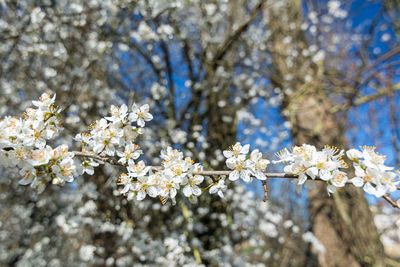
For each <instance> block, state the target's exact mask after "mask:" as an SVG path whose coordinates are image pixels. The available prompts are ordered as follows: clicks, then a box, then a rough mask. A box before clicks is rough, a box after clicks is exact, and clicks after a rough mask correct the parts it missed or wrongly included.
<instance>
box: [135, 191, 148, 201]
mask: <svg viewBox="0 0 400 267" xmlns="http://www.w3.org/2000/svg"><path fill="white" fill-rule="evenodd" d="M145 197H146V193H145V192H144V190H140V191H138V192H137V195H136V199H137V200H139V201H140V200H143V199H144V198H145Z"/></svg>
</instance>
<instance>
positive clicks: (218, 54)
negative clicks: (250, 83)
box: [212, 1, 265, 67]
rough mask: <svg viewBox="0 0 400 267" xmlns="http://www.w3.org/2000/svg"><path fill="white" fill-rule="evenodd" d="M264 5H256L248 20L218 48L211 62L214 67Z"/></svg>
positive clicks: (262, 3)
mask: <svg viewBox="0 0 400 267" xmlns="http://www.w3.org/2000/svg"><path fill="white" fill-rule="evenodd" d="M264 4H265V1H261V2H260V3H258V4H257V6H256V7H255V8H254V9H253V10H252V11H251V12H250V17H249V19H248V20H247V21H246V22H245V23H243V24H242V25H241V26H239V27H238V28H237V30H236V31H235V32H234V33H233V34H232V35H230V36H228V38H227V39H226V40H225V41H224V42H223V43H222V45H221V46H220V47H219V48H218V50H217V52H216V53H215V56H214V59H213V60H212V63H213V65H214V67H215V66H216V65H217V64H218V61H219V60H221V59H222V58H223V57H224V56H225V54H226V53H227V52H228V51H229V49H230V48H231V47H232V45H233V44H234V43H235V41H236V40H238V39H239V37H240V36H241V35H242V33H243V32H245V31H246V30H247V28H248V27H249V26H250V24H251V22H252V21H253V20H254V19H255V18H256V17H257V15H258V13H259V12H260V11H262V10H263V7H264Z"/></svg>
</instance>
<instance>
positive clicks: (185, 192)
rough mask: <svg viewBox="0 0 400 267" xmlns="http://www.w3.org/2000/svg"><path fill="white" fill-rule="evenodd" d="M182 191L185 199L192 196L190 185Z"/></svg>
mask: <svg viewBox="0 0 400 267" xmlns="http://www.w3.org/2000/svg"><path fill="white" fill-rule="evenodd" d="M182 191H183V194H184V195H185V197H190V196H191V195H192V188H191V187H190V185H187V186H185V187H184V188H183V190H182Z"/></svg>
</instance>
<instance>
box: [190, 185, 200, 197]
mask: <svg viewBox="0 0 400 267" xmlns="http://www.w3.org/2000/svg"><path fill="white" fill-rule="evenodd" d="M192 190H193V195H195V196H200V195H201V189H200V188H198V187H197V186H193V187H192Z"/></svg>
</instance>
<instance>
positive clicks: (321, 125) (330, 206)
mask: <svg viewBox="0 0 400 267" xmlns="http://www.w3.org/2000/svg"><path fill="white" fill-rule="evenodd" d="M290 101H291V99H290V98H289V97H287V98H286V99H285V101H284V105H287V104H288V103H289V102H290ZM331 107H332V103H331V102H330V101H329V100H328V99H326V98H325V97H324V96H323V95H322V94H320V95H311V96H310V97H307V98H305V99H304V100H303V101H301V102H300V103H298V106H297V109H296V110H295V111H294V112H293V113H292V114H293V116H291V117H290V118H288V119H289V120H290V122H291V123H292V127H293V128H292V129H293V139H294V143H295V144H296V145H301V144H303V143H309V144H312V145H315V146H317V147H318V148H322V147H323V146H324V145H325V144H329V145H335V146H337V147H338V148H341V149H342V148H347V146H348V143H347V139H346V136H345V128H344V120H340V119H339V118H338V117H337V116H336V115H335V114H332V113H330V112H329V109H330V108H331ZM309 207H310V215H311V223H312V230H313V232H314V234H315V236H316V237H317V238H318V240H319V241H320V242H321V243H322V244H323V245H324V246H325V249H326V252H325V253H323V254H319V255H318V262H319V264H320V265H321V266H383V259H384V251H383V246H382V244H381V242H380V240H379V234H378V231H377V229H376V226H375V224H374V220H373V216H372V213H371V211H370V209H369V205H368V203H367V201H366V199H365V197H364V193H363V191H362V190H361V189H359V188H355V187H353V186H346V188H345V189H344V190H339V191H338V192H337V193H335V194H333V196H331V197H329V196H328V194H327V190H326V184H325V183H317V188H316V189H315V190H312V191H310V192H309Z"/></svg>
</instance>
